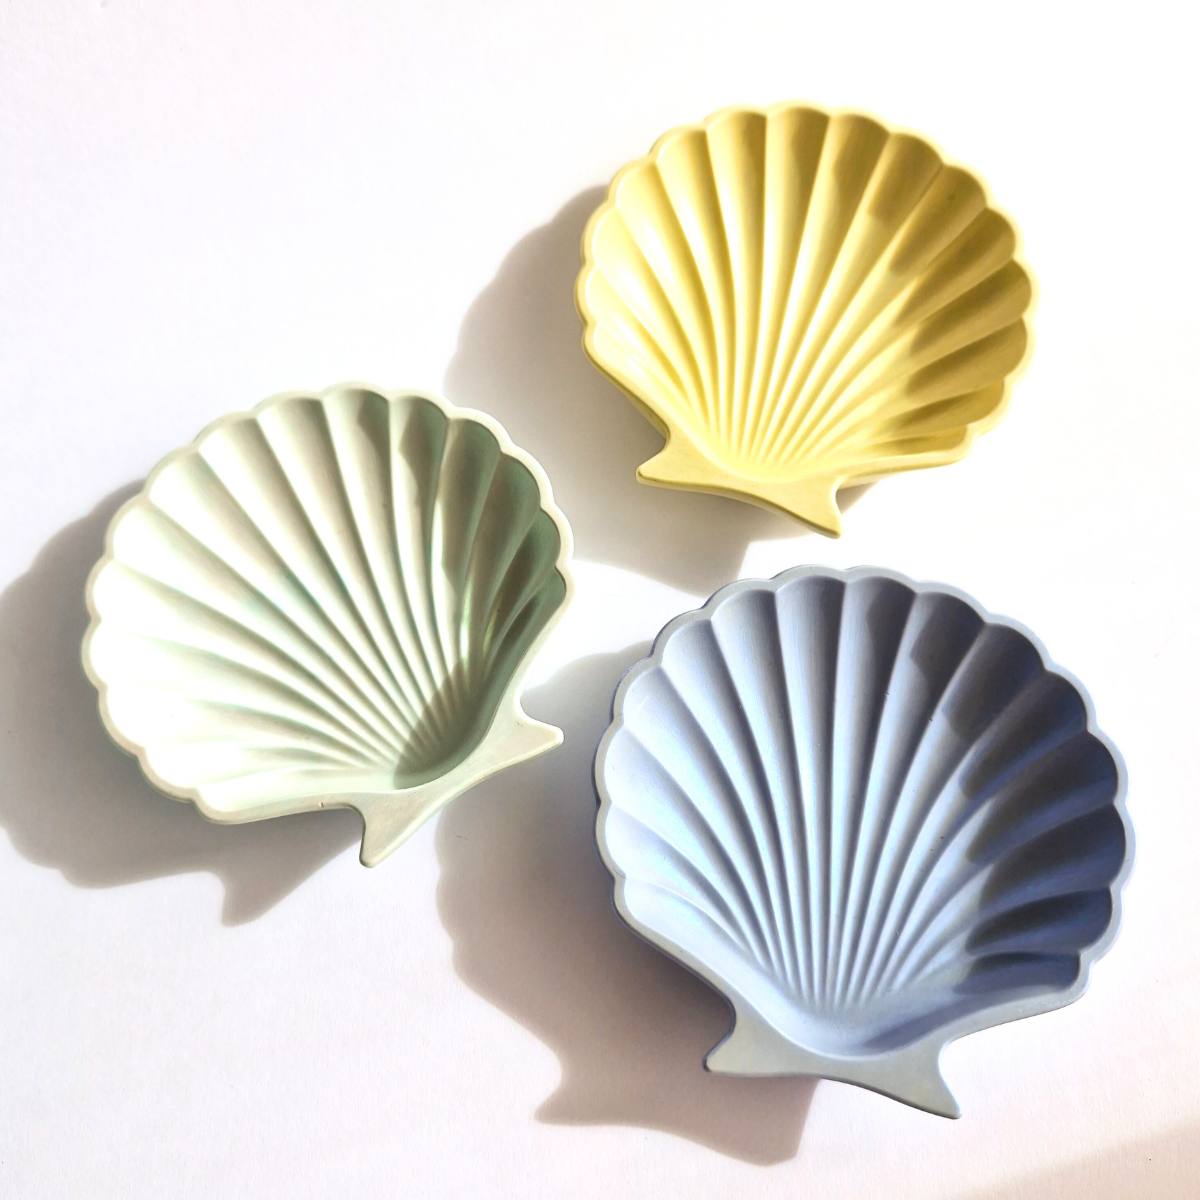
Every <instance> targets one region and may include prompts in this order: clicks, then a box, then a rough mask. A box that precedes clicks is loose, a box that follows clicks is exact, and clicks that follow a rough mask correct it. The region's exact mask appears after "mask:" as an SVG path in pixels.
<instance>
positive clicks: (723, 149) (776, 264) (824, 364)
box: [576, 105, 1032, 534]
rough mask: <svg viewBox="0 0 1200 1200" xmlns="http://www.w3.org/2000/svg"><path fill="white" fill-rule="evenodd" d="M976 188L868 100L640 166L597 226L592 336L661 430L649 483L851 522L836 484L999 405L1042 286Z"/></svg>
mask: <svg viewBox="0 0 1200 1200" xmlns="http://www.w3.org/2000/svg"><path fill="white" fill-rule="evenodd" d="M1016 243H1017V239H1016V234H1015V233H1014V231H1013V228H1012V226H1011V225H1010V224H1009V222H1008V221H1007V220H1006V219H1005V218H1004V217H1002V216H1000V215H999V214H998V213H997V212H996V211H995V210H994V209H993V208H991V207H990V205H989V201H988V197H987V194H986V192H985V190H984V188H983V186H982V184H981V183H980V182H979V181H978V180H977V179H975V178H974V176H972V175H970V174H968V173H967V172H966V171H964V170H962V169H961V168H959V167H955V166H949V165H947V164H946V163H945V162H944V161H943V159H942V157H941V156H940V155H939V154H938V152H937V151H936V150H934V149H933V148H932V147H931V146H930V145H929V144H928V143H926V142H924V141H922V140H920V139H919V138H916V137H913V136H911V135H909V134H906V133H897V132H893V131H891V130H888V129H887V128H885V127H884V126H883V125H881V124H880V123H879V122H877V121H875V120H872V119H871V118H869V117H865V116H862V115H858V114H853V113H845V114H832V115H831V114H829V113H825V112H822V111H819V110H817V109H814V108H809V107H805V106H801V105H781V106H778V107H776V108H772V109H768V110H765V111H762V110H754V109H728V110H725V111H723V112H720V113H717V114H716V115H715V116H713V117H711V118H709V120H707V121H706V122H704V123H703V124H702V125H693V126H687V127H684V128H680V129H676V130H673V131H672V132H670V133H668V134H666V135H665V136H664V137H663V138H661V139H660V140H659V142H658V143H657V144H656V145H655V147H654V149H653V150H652V151H651V152H650V154H649V155H647V157H645V158H643V159H639V160H638V161H637V162H634V163H631V164H629V165H628V166H627V167H625V168H624V169H623V170H622V171H621V172H619V174H618V175H617V176H616V178H615V179H614V180H613V182H612V186H611V187H610V189H609V193H608V196H607V198H606V200H605V202H604V204H603V205H601V207H600V208H599V209H598V210H597V211H596V213H595V214H594V215H593V217H592V219H591V221H590V222H589V223H588V227H587V229H586V231H585V233H584V237H583V270H582V272H581V273H580V276H579V281H578V285H577V288H576V302H577V304H578V307H579V311H580V314H581V315H582V317H583V321H584V326H585V332H584V346H585V348H586V350H587V353H588V355H589V356H590V357H591V359H592V360H593V361H594V362H595V364H596V365H597V366H598V367H599V368H600V369H601V370H602V371H604V372H605V373H606V374H607V375H609V376H610V377H611V378H612V379H613V380H614V381H615V382H616V383H618V384H619V385H620V386H621V387H622V388H624V389H625V390H626V391H627V392H629V394H630V395H631V396H632V397H633V398H634V400H635V401H637V403H638V404H639V406H640V407H641V408H642V410H643V411H644V412H645V413H646V415H647V416H648V417H649V418H650V419H651V420H652V421H653V422H654V424H655V425H656V426H657V427H658V428H659V429H660V430H661V431H662V432H663V433H664V435H665V437H666V439H667V441H666V445H665V447H664V448H663V450H662V452H661V453H659V454H657V455H655V456H654V457H653V458H651V459H650V460H649V461H648V462H645V463H643V464H642V466H641V467H640V468H639V469H638V477H639V478H640V479H641V480H643V481H644V482H646V483H652V484H658V485H661V486H665V487H678V488H687V489H692V490H696V491H704V492H716V493H718V494H721V495H728V496H734V497H736V498H738V499H742V500H749V501H752V502H754V503H758V504H762V505H764V506H766V507H768V508H773V509H778V510H782V511H784V512H787V513H790V514H792V515H793V516H796V517H799V518H801V519H802V520H804V521H806V522H808V523H809V524H811V525H813V526H815V527H816V528H818V529H820V530H822V531H824V532H826V533H830V534H837V533H840V531H841V513H840V512H839V509H838V504H837V491H838V489H839V488H841V487H843V486H847V485H851V484H856V483H867V482H870V481H872V480H875V479H878V478H880V477H882V476H884V475H888V474H891V473H892V472H894V471H904V470H911V469H913V468H916V467H930V466H939V465H941V464H943V463H949V462H953V461H955V460H956V459H958V458H961V457H962V455H963V454H964V453H965V452H966V449H967V446H968V444H969V442H970V439H971V436H972V434H973V433H974V432H975V431H977V430H979V429H980V428H982V427H984V426H986V425H987V424H988V423H989V422H990V421H991V420H993V419H994V418H995V417H996V416H998V414H999V411H1000V409H1001V406H1002V404H1003V401H1004V396H1005V386H1006V380H1007V378H1008V376H1009V375H1010V374H1011V373H1012V372H1013V370H1014V369H1015V368H1016V367H1017V366H1018V365H1019V363H1020V362H1021V360H1022V358H1023V357H1024V354H1025V350H1026V344H1027V331H1026V327H1025V322H1024V320H1023V317H1024V314H1025V312H1026V310H1027V308H1028V307H1029V304H1030V300H1031V296H1032V288H1031V284H1030V280H1029V277H1028V276H1027V274H1026V273H1025V271H1024V270H1023V269H1022V267H1021V266H1020V265H1019V264H1018V263H1017V262H1016V261H1015V259H1014V254H1015V252H1016Z"/></svg>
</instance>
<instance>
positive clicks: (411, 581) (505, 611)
mask: <svg viewBox="0 0 1200 1200" xmlns="http://www.w3.org/2000/svg"><path fill="white" fill-rule="evenodd" d="M570 546H571V538H570V532H569V529H568V527H567V523H566V521H565V519H564V517H563V515H562V513H561V512H560V511H559V510H558V508H557V507H556V506H555V504H554V500H553V497H552V495H551V490H550V484H549V482H548V480H547V479H546V476H545V474H544V473H543V472H542V470H541V468H540V467H539V466H538V465H537V464H536V463H535V462H534V461H533V460H532V459H531V458H529V456H528V455H526V454H524V453H523V452H522V451H520V450H518V449H517V448H516V447H515V446H513V444H512V443H511V442H510V441H509V439H508V437H507V435H506V434H505V433H504V431H503V430H502V429H501V428H500V426H499V425H497V424H496V423H495V422H494V421H492V420H491V419H490V418H488V417H486V416H484V415H482V414H480V413H475V412H470V411H467V410H465V409H459V408H456V407H454V406H453V405H451V404H449V403H446V402H444V401H442V400H439V399H436V398H434V397H432V396H426V395H420V394H416V393H409V392H401V393H394V394H388V393H384V392H381V391H376V390H374V389H372V388H369V387H364V386H358V385H343V386H339V387H335V388H331V389H330V390H328V391H326V392H324V393H322V394H320V395H286V396H281V397H277V398H275V399H272V400H268V401H267V402H265V403H264V404H262V405H260V406H259V407H258V408H256V409H255V410H254V411H253V412H250V413H239V414H236V415H233V416H229V417H226V418H224V419H222V420H219V421H217V422H216V423H215V424H213V425H211V426H210V427H209V428H208V429H206V430H205V431H204V432H203V433H202V434H201V435H200V436H199V438H197V440H196V441H195V442H194V443H193V444H192V445H190V446H187V447H186V448H184V449H182V450H180V451H179V452H177V453H175V454H172V455H171V456H170V457H168V458H167V459H166V460H165V461H164V462H163V463H162V464H160V465H159V466H158V467H157V468H156V469H155V470H154V472H153V473H152V474H151V475H150V477H149V479H148V480H147V482H146V484H145V487H144V488H143V489H142V491H141V493H140V494H139V495H137V496H136V497H134V498H133V499H132V500H131V501H130V502H129V503H128V504H126V505H125V506H124V507H123V508H122V509H121V510H120V512H119V513H118V514H117V515H116V516H115V517H114V519H113V522H112V524H111V526H110V528H109V532H108V540H107V547H106V550H105V554H104V557H103V558H102V559H101V561H100V562H99V563H98V564H97V566H96V568H95V570H94V571H93V573H92V575H91V578H90V580H89V583H88V590H87V601H88V608H89V611H90V613H91V617H92V621H91V625H90V627H89V629H88V633H87V636H86V639H85V641H84V648H83V660H84V665H85V668H86V671H87V673H88V675H89V677H90V678H91V680H92V681H93V683H94V684H95V685H96V687H97V688H98V689H99V692H100V708H101V713H102V715H103V718H104V722H105V724H106V726H107V727H108V730H109V732H110V733H111V734H112V736H113V738H114V739H115V740H116V741H117V742H118V743H119V744H120V745H121V746H122V747H124V748H125V749H126V750H128V751H130V752H131V753H133V754H135V755H136V756H137V757H138V759H139V760H140V762H141V765H142V768H143V769H144V771H145V773H146V775H147V776H148V777H149V779H150V780H151V782H152V783H154V784H155V785H156V786H157V787H159V788H160V789H161V790H162V791H164V792H166V793H167V794H168V795H170V796H173V797H177V798H180V799H185V800H191V801H193V802H194V803H195V804H196V805H197V807H199V809H200V810H201V812H203V813H204V815H205V816H207V817H209V818H211V819H212V820H215V821H226V822H239V821H253V820H259V819H261V818H264V817H276V816H282V815H284V814H288V813H296V812H306V811H311V810H315V809H322V808H327V807H331V806H341V807H352V808H355V809H357V810H358V811H359V812H360V813H361V814H362V817H363V823H364V833H363V843H362V860H363V862H364V863H365V864H367V865H373V864H374V863H376V862H378V861H379V860H381V859H382V858H383V857H384V856H386V855H387V854H388V853H390V852H391V851H392V850H393V849H394V848H395V847H396V846H397V845H399V844H400V843H401V842H402V841H403V840H404V839H405V838H406V837H407V836H408V835H409V834H410V833H412V832H413V830H414V829H416V828H417V827H418V826H419V825H420V824H421V823H422V822H423V821H424V820H425V819H426V818H428V817H429V816H430V815H432V814H433V813H434V812H436V811H437V810H438V809H439V808H440V807H441V806H442V805H444V804H446V803H447V802H449V801H450V800H452V799H453V798H454V797H455V796H456V795H458V794H459V793H460V792H462V791H464V790H466V789H467V788H469V787H471V786H472V785H473V784H475V783H477V782H479V781H480V780H482V779H484V778H486V777H487V776H489V775H491V774H493V773H495V772H497V771H500V770H502V769H503V768H505V767H507V766H510V765H512V764H514V763H517V762H520V761H522V760H524V759H527V758H530V757H532V756H534V755H537V754H540V753H542V752H543V751H546V750H549V749H551V748H552V747H554V746H556V745H558V743H559V742H560V741H561V738H562V735H561V733H560V731H559V730H557V729H555V728H553V727H551V726H548V725H543V724H541V723H540V722H537V721H534V720H532V719H531V718H529V717H528V716H527V715H526V714H525V712H524V711H523V710H522V708H521V702H520V685H521V679H522V676H523V674H524V672H525V669H526V666H527V664H528V661H529V658H530V655H531V653H532V652H533V650H534V648H535V646H536V645H537V644H538V643H539V642H540V641H541V639H542V638H543V636H544V635H545V634H546V632H547V631H548V629H549V628H550V626H551V624H552V623H553V622H554V620H555V619H556V617H557V616H558V615H559V614H560V613H561V611H562V608H563V605H564V603H565V601H566V599H567V595H568V591H569V587H570V585H569V576H568V573H567V560H568V557H569V554H570Z"/></svg>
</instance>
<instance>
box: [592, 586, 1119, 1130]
mask: <svg viewBox="0 0 1200 1200" xmlns="http://www.w3.org/2000/svg"><path fill="white" fill-rule="evenodd" d="M596 785H597V788H598V791H599V796H600V813H599V818H598V826H597V829H598V840H599V844H600V849H601V853H602V855H603V857H604V860H605V862H606V863H607V864H608V866H609V869H610V870H611V871H612V872H613V874H614V876H615V877H616V881H617V883H616V903H617V908H618V911H619V912H620V914H621V916H622V917H623V918H624V919H625V920H626V921H627V922H628V923H629V924H630V925H631V926H632V928H633V929H634V930H635V931H636V932H638V933H639V934H641V935H642V936H643V937H645V938H647V939H648V940H649V941H650V942H652V943H653V944H654V945H655V946H657V947H658V948H659V949H661V950H663V951H664V952H665V953H667V954H669V955H671V956H672V957H674V958H676V959H678V960H679V961H680V962H682V963H684V964H685V965H686V966H688V967H690V968H691V969H692V970H693V971H695V972H696V973H697V974H699V975H700V976H701V977H702V978H703V979H705V980H706V981H708V982H709V983H710V984H711V985H712V986H713V987H715V988H717V989H718V990H719V991H720V992H722V993H723V994H724V995H725V996H726V998H727V999H728V1000H729V1002H730V1004H731V1005H732V1008H733V1014H734V1025H733V1028H732V1031H731V1032H730V1034H729V1035H728V1037H727V1038H726V1039H725V1040H724V1041H722V1042H721V1043H720V1044H719V1045H718V1046H717V1047H716V1048H715V1049H714V1050H713V1051H712V1052H711V1053H710V1054H709V1056H708V1062H707V1065H708V1067H709V1069H710V1070H713V1071H722V1072H729V1073H733V1074H742V1075H784V1074H802V1075H819V1076H824V1077H826V1078H829V1079H837V1080H843V1081H845V1082H848V1083H856V1084H860V1085H862V1086H863V1087H867V1088H871V1089H874V1090H875V1091H879V1092H883V1093H885V1094H886V1095H889V1096H894V1097H895V1098H896V1099H898V1100H902V1101H904V1102H906V1103H908V1104H912V1105H915V1106H916V1107H918V1108H923V1109H926V1110H928V1111H929V1112H933V1113H939V1114H941V1115H944V1116H957V1115H958V1106H957V1104H956V1102H955V1100H954V1097H953V1096H952V1095H951V1093H950V1091H949V1090H948V1088H947V1086H946V1084H945V1082H944V1081H943V1079H942V1076H941V1073H940V1070H939V1065H938V1059H939V1055H940V1053H941V1050H942V1048H943V1047H944V1046H945V1045H946V1043H947V1042H949V1041H951V1040H953V1039H954V1038H958V1037H961V1036H963V1035H964V1034H967V1033H971V1032H973V1031H975V1030H978V1029H982V1028H984V1027H986V1026H990V1025H996V1024H999V1023H1000V1022H1002V1021H1009V1020H1012V1019H1014V1018H1017V1017H1026V1016H1031V1015H1033V1014H1035V1013H1040V1012H1045V1011H1047V1010H1049V1009H1053V1008H1058V1007H1060V1006H1062V1005H1064V1004H1067V1003H1069V1002H1070V1001H1072V1000H1074V999H1076V998H1077V997H1078V996H1079V995H1080V994H1081V993H1082V992H1083V989H1084V987H1085V986H1086V980H1087V972H1088V967H1089V964H1090V963H1091V961H1092V960H1093V959H1094V958H1096V957H1097V956H1098V955H1099V954H1100V953H1101V952H1102V951H1103V950H1104V949H1105V948H1106V947H1107V946H1108V944H1109V942H1110V941H1111V939H1112V937H1113V936H1114V933H1115V930H1116V923H1117V897H1118V891H1119V886H1120V883H1121V881H1122V880H1123V878H1124V876H1125V874H1126V872H1127V870H1128V867H1129V864H1130V861H1131V858H1132V836H1131V831H1130V829H1129V825H1128V822H1127V818H1126V815H1125V810H1124V800H1123V795H1124V768H1123V767H1122V765H1121V761H1120V758H1119V757H1118V755H1117V754H1116V752H1115V751H1114V749H1113V748H1112V747H1111V746H1110V745H1109V743H1108V742H1107V741H1106V740H1105V739H1104V737H1103V736H1102V735H1101V734H1100V733H1099V732H1097V730H1096V729H1095V726H1094V723H1093V717H1092V710H1091V706H1090V703H1089V701H1088V699H1087V697H1086V695H1085V694H1084V692H1083V691H1082V689H1081V688H1080V686H1079V685H1078V684H1077V683H1076V682H1075V681H1074V680H1072V679H1071V678H1070V677H1068V676H1065V675H1064V674H1063V673H1062V672H1060V671H1059V670H1058V669H1057V668H1055V667H1053V666H1051V665H1050V664H1049V663H1048V661H1047V659H1046V657H1045V654H1044V652H1043V651H1042V649H1041V647H1040V645H1039V644H1038V642H1037V641H1036V640H1035V639H1034V638H1033V637H1032V635H1030V634H1029V633H1028V632H1026V631H1025V630H1023V629H1022V628H1021V627H1020V626H1017V625H1015V624H1013V623H1012V622H1009V621H1005V620H1002V619H999V618H996V617H992V616H989V615H988V614H986V613H984V612H983V611H982V610H981V609H980V608H979V607H978V606H977V605H976V604H975V603H974V602H973V601H972V600H970V599H969V598H967V597H966V596H964V595H962V594H961V593H958V592H955V591H953V590H951V589H948V588H943V587H938V586H933V585H926V584H915V583H912V582H911V581H909V580H907V579H904V578H902V577H900V576H897V575H893V574H890V573H888V572H883V571H874V570H866V569H860V570H856V571H851V572H849V573H847V574H840V573H838V572H834V571H826V570H821V569H815V568H814V569H806V568H800V569H797V570H793V571H788V572H785V573H784V574H783V575H780V576H778V577H777V578H776V579H774V580H771V581H770V582H762V581H757V580H745V581H742V582H739V583H735V584H732V585H730V586H729V587H726V588H723V589H722V590H721V591H719V592H717V594H716V595H715V596H713V598H712V599H711V600H710V601H709V602H708V603H707V604H706V605H705V606H704V608H702V609H700V610H699V611H698V612H690V613H686V614H685V615H683V616H681V617H679V618H677V619H676V620H675V621H673V622H671V624H669V625H668V626H667V627H666V629H664V630H663V632H662V634H661V635H660V636H659V638H658V641H657V643H656V644H655V647H654V651H653V653H652V654H651V656H650V657H649V658H647V659H644V660H643V661H642V662H640V663H638V664H637V665H636V666H635V667H634V668H633V670H632V671H630V673H629V674H628V675H627V676H626V678H625V679H624V681H623V682H622V683H621V686H620V687H619V688H618V690H617V694H616V698H615V701H614V705H613V722H612V725H611V726H610V728H609V729H608V731H607V732H606V733H605V735H604V738H603V740H602V741H601V743H600V749H599V752H598V754H597V759H596Z"/></svg>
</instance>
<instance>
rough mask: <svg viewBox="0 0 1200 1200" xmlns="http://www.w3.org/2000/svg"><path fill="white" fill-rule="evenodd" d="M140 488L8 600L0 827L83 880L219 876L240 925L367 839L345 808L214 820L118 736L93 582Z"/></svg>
mask: <svg viewBox="0 0 1200 1200" xmlns="http://www.w3.org/2000/svg"><path fill="white" fill-rule="evenodd" d="M137 486H138V485H130V486H128V487H125V488H122V489H121V490H120V491H118V492H115V493H114V494H113V495H111V496H109V497H108V498H107V499H106V500H104V501H102V502H101V503H100V504H98V505H97V506H96V508H95V509H93V510H92V512H91V513H89V514H88V516H86V517H84V518H83V519H82V520H79V521H76V522H74V523H73V524H71V525H68V526H67V527H66V528H65V529H64V530H62V531H61V532H60V533H58V534H57V535H56V536H55V537H54V538H52V539H51V540H50V541H49V542H48V543H47V545H46V546H45V547H44V548H43V550H42V551H41V553H40V554H39V555H38V557H37V559H36V560H35V561H34V563H33V566H32V567H31V568H30V569H29V571H28V572H26V574H24V575H22V576H21V577H20V578H19V579H17V580H16V581H15V582H14V583H12V584H11V585H10V586H9V587H8V588H7V589H6V590H5V592H4V593H3V595H0V655H2V658H0V661H2V662H3V673H4V674H3V685H2V686H0V761H3V763H4V767H5V778H4V784H3V788H0V826H3V828H4V829H5V830H6V831H7V833H8V836H9V838H10V839H11V840H12V843H13V845H14V846H15V847H16V849H17V850H18V851H19V852H20V853H21V854H22V855H23V856H24V857H25V858H27V859H29V860H30V861H31V862H34V863H38V864H40V865H43V866H48V867H53V868H56V869H57V870H59V871H61V872H62V874H63V875H64V876H65V877H66V878H67V879H68V880H70V881H71V882H72V883H73V884H76V885H77V886H79V887H96V888H100V887H115V886H119V885H122V884H129V883H134V882H137V881H139V880H143V879H155V878H159V877H160V876H166V875H178V874H181V873H183V872H189V871H207V872H210V873H211V874H213V875H216V876H217V877H218V878H219V879H220V880H221V882H222V884H223V885H224V888H225V905H224V913H223V919H224V921H225V923H226V924H229V925H236V924H239V923H241V922H243V921H249V920H253V919H254V918H255V917H257V916H259V915H261V914H262V913H263V912H265V911H266V910H267V909H269V908H271V907H272V906H273V905H274V904H276V903H278V902H279V901H280V900H281V899H283V897H285V896H286V895H287V894H288V893H289V892H290V891H291V890H292V889H293V888H295V887H296V886H298V885H299V884H300V883H302V882H303V881H304V880H305V879H307V878H308V876H309V875H311V874H312V873H313V872H314V871H315V870H317V868H318V867H320V866H321V865H322V864H324V863H325V862H327V861H328V860H329V859H331V858H333V857H334V855H336V854H339V853H341V851H342V850H344V849H345V848H346V847H348V846H350V845H351V844H352V843H354V842H357V841H358V839H359V836H360V833H361V822H360V820H359V818H358V816H357V815H356V814H354V813H352V812H349V811H348V810H347V811H336V812H328V813H314V814H306V815H304V816H298V817H290V818H288V820H286V821H260V822H257V823H255V824H251V825H240V826H235V825H214V824H212V823H211V822H209V821H206V820H205V819H204V818H203V817H202V816H201V815H200V814H199V813H198V812H197V811H196V809H195V808H193V807H192V806H191V805H190V804H186V803H180V802H179V801H177V800H172V799H169V798H167V797H165V796H163V795H161V794H159V793H158V792H156V791H155V790H154V789H153V788H152V787H151V786H150V784H149V783H147V781H146V779H145V777H144V776H143V775H142V773H141V770H140V769H139V767H138V765H137V763H136V761H135V760H134V759H133V758H132V757H130V756H129V755H127V754H125V753H124V752H123V751H121V750H119V749H118V748H117V747H116V746H115V745H114V744H113V743H112V742H111V741H110V740H109V738H108V735H107V734H106V733H105V731H104V727H103V725H102V724H101V721H100V714H99V711H98V709H97V703H96V693H95V690H94V689H93V687H92V685H91V684H90V683H89V682H88V680H87V678H86V677H85V676H84V673H83V667H82V665H81V663H80V656H79V655H80V643H81V641H82V639H83V634H84V630H85V629H86V627H87V613H86V610H85V607H84V585H85V583H86V581H87V576H88V572H89V571H90V570H91V569H92V566H93V564H94V563H95V562H96V560H97V559H98V558H99V557H100V555H101V552H102V551H103V546H104V531H105V529H106V527H107V525H108V522H109V519H110V518H111V517H112V515H113V513H114V512H115V511H116V510H117V508H118V507H119V506H120V505H121V504H122V503H123V502H124V501H125V500H126V499H128V497H129V496H131V495H133V493H134V492H135V491H136V490H137Z"/></svg>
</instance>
